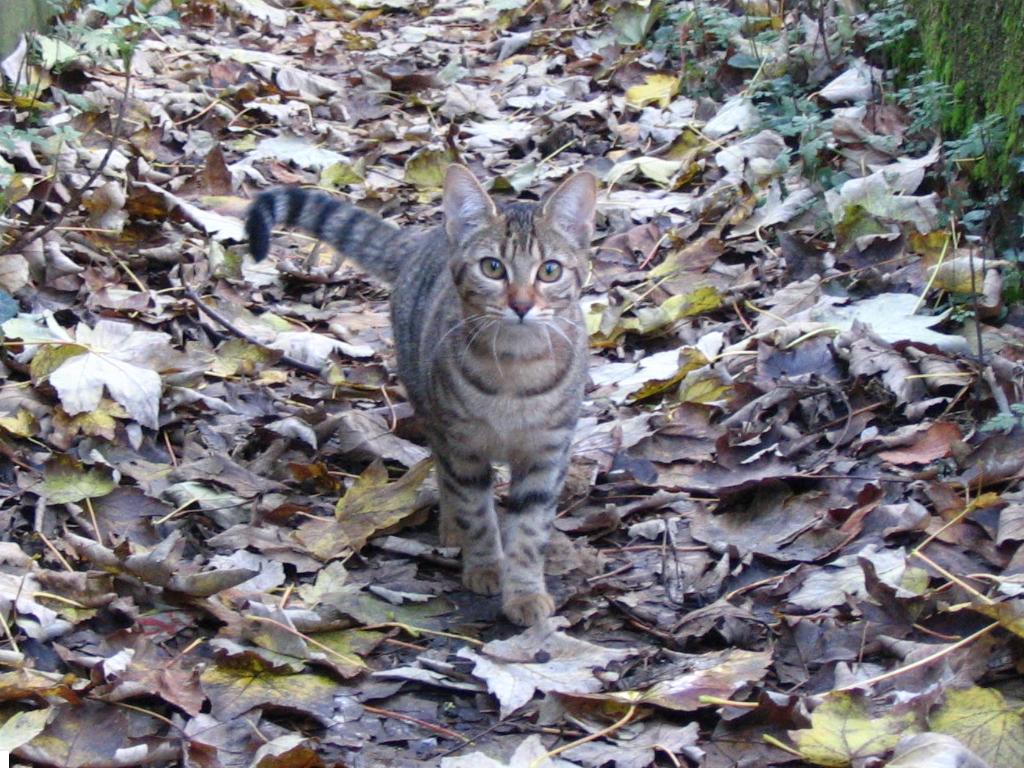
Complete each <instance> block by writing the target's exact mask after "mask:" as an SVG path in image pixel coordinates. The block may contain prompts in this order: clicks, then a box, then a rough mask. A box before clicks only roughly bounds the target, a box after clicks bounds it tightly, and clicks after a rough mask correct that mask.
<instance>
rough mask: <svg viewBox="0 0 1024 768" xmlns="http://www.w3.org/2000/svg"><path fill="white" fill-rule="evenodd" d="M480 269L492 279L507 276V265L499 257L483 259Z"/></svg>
mask: <svg viewBox="0 0 1024 768" xmlns="http://www.w3.org/2000/svg"><path fill="white" fill-rule="evenodd" d="M480 271H481V272H483V273H484V275H485V276H487V277H489V278H491V279H492V280H501V279H502V278H503V277H505V265H504V264H502V263H501V262H500V261H498V260H497V259H494V258H491V259H481V260H480Z"/></svg>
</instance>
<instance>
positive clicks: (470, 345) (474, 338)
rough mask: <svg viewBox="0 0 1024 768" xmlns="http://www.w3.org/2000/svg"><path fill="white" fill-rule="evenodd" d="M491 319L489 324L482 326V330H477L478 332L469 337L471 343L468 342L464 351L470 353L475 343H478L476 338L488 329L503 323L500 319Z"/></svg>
mask: <svg viewBox="0 0 1024 768" xmlns="http://www.w3.org/2000/svg"><path fill="white" fill-rule="evenodd" d="M489 319H490V322H489V323H484V324H483V325H481V326H480V328H479V329H477V332H476V333H474V334H473V335H472V336H470V337H469V341H467V342H466V348H465V350H464V351H465V352H469V350H470V348H471V347H472V346H473V342H474V341H476V337H477V336H479V335H480V334H481V333H483V332H484V331H486V330H487V329H489V328H491V327H493V326H494V324H495V323H500V322H501V321H500V320H499V319H495V318H493V317H492V318H489Z"/></svg>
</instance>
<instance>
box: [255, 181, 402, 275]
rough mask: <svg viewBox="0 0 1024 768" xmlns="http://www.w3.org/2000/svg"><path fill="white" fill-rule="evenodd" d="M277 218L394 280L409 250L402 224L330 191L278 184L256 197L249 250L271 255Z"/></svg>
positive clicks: (369, 270) (258, 254)
mask: <svg viewBox="0 0 1024 768" xmlns="http://www.w3.org/2000/svg"><path fill="white" fill-rule="evenodd" d="M277 224H282V225H284V226H288V227H295V228H297V229H300V230H302V231H303V232H305V233H307V234H309V235H312V236H313V237H316V238H319V239H320V240H323V241H325V242H327V243H329V244H330V245H332V246H333V247H335V248H337V249H338V250H339V251H340V252H341V253H342V254H343V255H344V256H346V257H348V258H350V259H352V260H354V261H355V262H356V263H357V264H358V265H359V266H360V267H362V268H363V269H365V270H366V271H367V272H369V273H370V274H372V275H375V276H376V277H379V278H382V279H384V280H386V281H388V282H393V281H394V279H395V278H396V277H397V276H398V271H399V268H400V266H401V261H402V250H403V249H402V248H401V246H400V244H399V238H400V235H401V231H400V230H399V229H398V227H396V226H394V225H393V224H390V223H388V222H386V221H384V220H383V219H382V218H380V217H379V216H377V215H375V214H372V213H370V212H368V211H364V210H362V209H361V208H357V207H355V206H354V205H350V204H349V203H343V202H341V201H340V200H335V199H334V198H333V197H331V196H330V195H328V194H326V193H324V192H320V191H319V190H313V189H302V188H301V187H277V188H276V189H270V190H267V191H266V192H262V193H260V194H259V195H258V196H257V197H256V199H255V200H253V203H252V205H250V206H249V212H248V214H247V216H246V220H245V231H246V234H247V235H248V236H249V250H250V251H251V252H252V255H253V258H255V259H256V260H257V261H258V260H260V259H264V258H266V256H267V252H268V251H269V250H270V236H271V232H272V231H273V228H274V226H275V225H277Z"/></svg>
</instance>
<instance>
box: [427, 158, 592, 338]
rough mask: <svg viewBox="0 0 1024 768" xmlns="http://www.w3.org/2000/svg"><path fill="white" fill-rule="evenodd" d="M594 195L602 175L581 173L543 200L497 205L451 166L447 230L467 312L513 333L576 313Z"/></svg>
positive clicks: (469, 177)
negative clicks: (575, 308)
mask: <svg viewBox="0 0 1024 768" xmlns="http://www.w3.org/2000/svg"><path fill="white" fill-rule="evenodd" d="M596 197H597V180H596V179H595V178H594V176H593V174H591V173H587V172H585V171H584V172H581V173H577V174H575V175H574V176H572V177H570V178H569V179H567V180H566V181H564V182H562V184H560V185H559V186H558V188H557V189H555V190H554V192H552V193H551V194H550V195H548V196H547V198H545V200H544V201H543V202H541V203H512V204H509V205H505V206H502V207H501V208H499V207H498V206H496V205H495V204H494V201H493V200H491V198H490V196H489V195H488V194H487V192H485V191H484V189H483V187H481V186H480V183H479V182H478V181H477V180H476V178H475V177H474V176H473V174H472V173H471V172H470V171H469V169H467V168H466V167H464V166H461V165H451V166H449V167H448V172H447V174H446V176H445V182H444V217H445V230H446V232H447V233H448V240H449V243H450V245H451V252H452V256H451V263H450V266H451V270H452V277H453V279H454V280H455V286H456V289H457V290H458V293H459V297H460V299H461V301H462V309H463V315H464V316H465V317H467V318H470V317H475V316H483V317H487V318H493V319H495V320H497V321H499V322H500V324H501V325H502V326H504V327H505V328H506V329H507V330H512V331H513V332H516V331H518V332H529V329H530V328H531V327H534V328H535V327H537V326H538V325H543V324H551V323H556V322H557V321H556V320H554V319H553V318H556V317H565V316H568V315H570V314H573V316H575V315H574V312H575V310H573V309H572V308H573V307H575V306H578V302H579V297H580V291H581V289H582V288H583V282H584V280H585V279H586V276H587V259H588V251H589V248H590V239H591V236H592V235H593V231H594V207H595V203H596Z"/></svg>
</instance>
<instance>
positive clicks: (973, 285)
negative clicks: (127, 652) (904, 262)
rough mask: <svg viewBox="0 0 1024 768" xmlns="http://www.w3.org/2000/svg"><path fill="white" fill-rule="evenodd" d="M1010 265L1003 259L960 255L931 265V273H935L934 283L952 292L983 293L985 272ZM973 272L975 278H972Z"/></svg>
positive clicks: (935, 285)
mask: <svg viewBox="0 0 1024 768" xmlns="http://www.w3.org/2000/svg"><path fill="white" fill-rule="evenodd" d="M1005 266H1009V262H1008V261H1003V260H1002V259H988V260H985V259H981V258H973V259H972V258H971V257H970V256H958V257H957V258H955V259H947V260H946V261H944V262H942V263H941V264H939V265H937V266H934V267H930V268H929V270H928V271H929V273H933V274H934V275H935V280H934V282H933V283H932V285H933V286H934V287H936V288H942V289H943V290H946V291H949V292H950V293H967V294H970V293H981V288H982V285H983V284H984V282H985V272H987V271H988V270H989V269H994V268H999V267H1005ZM972 273H973V278H972Z"/></svg>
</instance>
